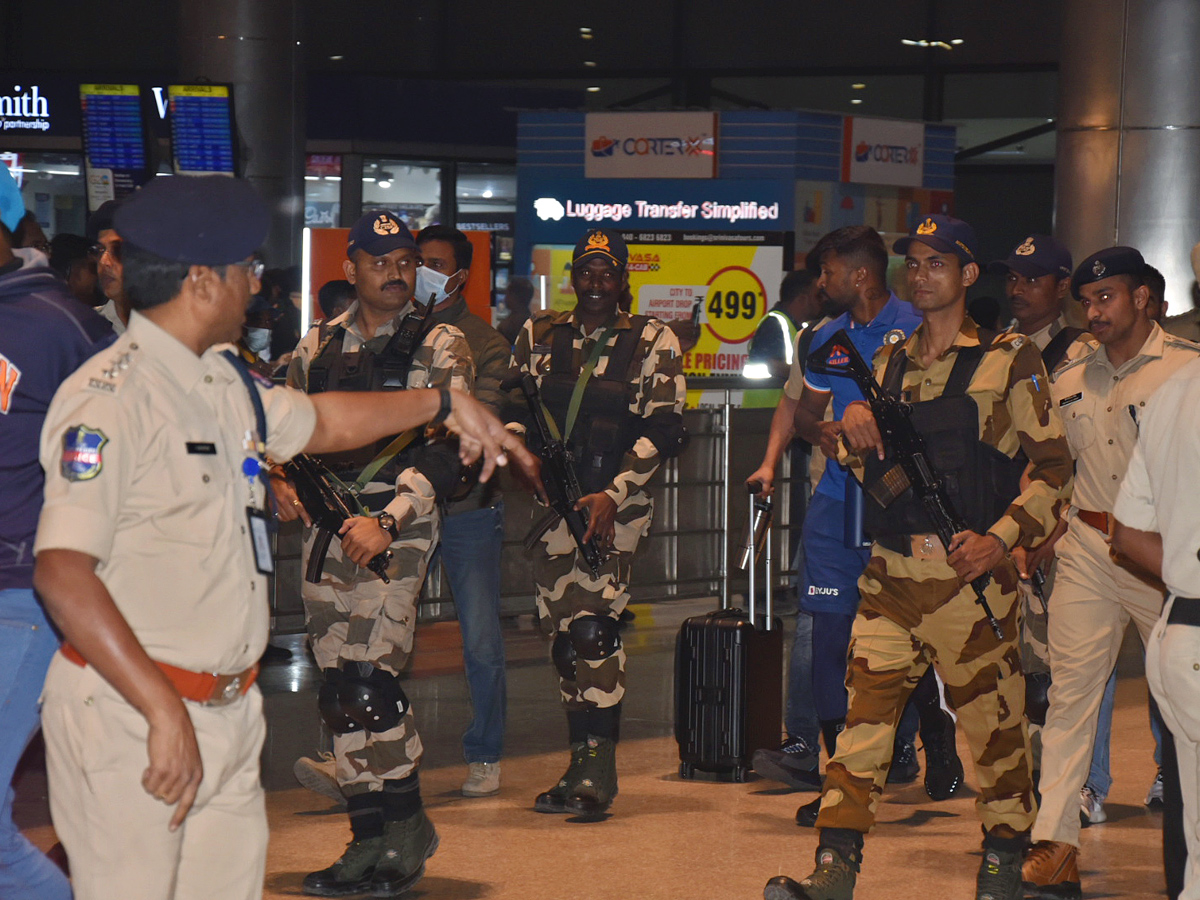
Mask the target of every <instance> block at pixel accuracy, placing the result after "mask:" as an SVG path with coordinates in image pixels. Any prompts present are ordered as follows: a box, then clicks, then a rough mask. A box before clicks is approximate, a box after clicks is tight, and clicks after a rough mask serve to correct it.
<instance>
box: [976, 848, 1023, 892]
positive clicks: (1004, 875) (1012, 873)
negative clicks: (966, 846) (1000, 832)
mask: <svg viewBox="0 0 1200 900" xmlns="http://www.w3.org/2000/svg"><path fill="white" fill-rule="evenodd" d="M1028 843H1029V841H1028V838H1027V837H1026V836H1025V835H1018V836H1017V837H1010V838H1002V837H998V836H996V835H994V834H991V833H988V834H985V835H984V836H983V860H982V861H981V862H980V863H979V874H978V875H977V876H976V878H975V900H1021V898H1022V897H1023V896H1024V891H1023V889H1022V886H1021V859H1022V857H1023V856H1024V854H1025V847H1026V846H1027V845H1028Z"/></svg>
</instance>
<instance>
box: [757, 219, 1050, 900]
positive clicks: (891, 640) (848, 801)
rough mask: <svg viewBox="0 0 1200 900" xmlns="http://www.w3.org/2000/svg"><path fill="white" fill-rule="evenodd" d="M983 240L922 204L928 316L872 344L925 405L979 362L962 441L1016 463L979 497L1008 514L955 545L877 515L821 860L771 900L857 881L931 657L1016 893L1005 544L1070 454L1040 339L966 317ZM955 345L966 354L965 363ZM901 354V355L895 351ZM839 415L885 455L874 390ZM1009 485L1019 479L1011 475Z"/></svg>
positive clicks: (832, 767) (885, 368)
mask: <svg viewBox="0 0 1200 900" xmlns="http://www.w3.org/2000/svg"><path fill="white" fill-rule="evenodd" d="M974 248H975V236H974V231H973V230H972V229H971V227H970V226H969V225H967V224H966V223H965V222H961V221H959V220H957V219H952V218H949V217H946V216H932V217H929V218H927V219H926V220H925V221H924V222H922V223H921V224H920V225H919V226H918V227H917V229H916V230H915V233H914V234H912V235H910V236H909V237H908V238H902V239H901V240H900V241H897V242H896V245H895V248H894V249H895V250H896V252H898V253H905V264H906V266H907V274H908V284H909V288H910V290H911V293H912V302H913V306H914V307H916V309H917V310H918V311H920V312H921V313H922V314H923V316H924V321H923V322H922V324H921V326H920V327H919V328H918V329H917V331H916V332H915V333H914V334H913V335H912V336H911V337H910V338H909V339H908V340H907V341H905V342H903V343H899V344H896V345H894V346H892V347H885V348H883V349H882V350H881V351H880V353H879V354H877V356H876V372H877V377H880V380H881V383H883V384H885V385H887V384H888V383H889V380H890V378H891V377H894V376H896V375H899V378H898V381H899V389H900V391H901V393H902V395H903V396H904V397H905V398H906V399H908V400H909V401H911V402H912V403H913V404H914V407H916V408H919V407H920V405H921V404H922V403H923V402H925V401H931V400H935V399H937V398H944V397H951V396H953V393H952V392H951V391H949V390H948V389H947V386H948V382H950V381H951V380H952V375H954V376H955V380H957V379H958V378H965V377H966V376H967V375H968V374H969V381H967V382H966V383H965V385H964V388H965V390H964V392H963V393H962V394H960V395H959V396H965V397H966V398H969V399H970V400H971V401H973V409H974V410H975V412H972V413H970V420H969V421H966V422H965V427H966V428H967V429H969V431H970V432H971V433H972V434H974V435H975V440H973V441H972V440H970V439H967V440H964V441H963V442H962V446H961V447H960V448H959V452H958V454H957V455H958V456H961V457H971V456H972V455H974V454H979V456H978V457H977V458H983V459H989V458H991V459H994V458H996V455H995V454H994V451H999V453H1000V454H1003V456H1004V457H1005V458H1006V459H1007V468H1004V467H1003V466H1002V465H1001V464H1000V463H998V462H997V463H995V465H996V466H997V469H996V470H993V471H998V472H1000V473H1002V474H1003V475H1004V478H1003V479H1002V478H1000V477H997V478H996V480H995V482H994V483H995V484H996V486H997V487H996V489H994V490H993V491H991V493H994V494H995V495H996V496H995V497H994V498H988V502H987V504H986V505H983V504H980V508H981V509H982V510H983V511H984V513H988V512H989V511H990V510H995V509H1000V510H1003V513H1002V515H1000V516H999V518H997V519H993V518H992V515H990V514H987V515H986V520H987V521H991V522H992V524H990V525H984V526H982V527H980V526H976V529H975V530H966V531H962V532H960V533H959V534H957V535H955V536H954V539H953V541H952V542H951V546H950V552H949V554H947V552H946V550H945V549H943V547H942V545H941V543H940V541H939V540H938V538H937V536H936V535H935V534H929V533H917V534H907V535H903V536H899V535H894V536H889V537H887V538H886V539H882V542H881V539H880V538H879V537H878V535H879V534H881V533H882V528H880V527H874V526H873V527H872V531H873V533H875V534H876V535H877V538H876V543H875V544H874V545H873V546H872V548H871V561H870V563H869V564H868V566H867V569H866V571H865V572H864V573H863V576H862V578H861V579H860V580H859V590H860V593H861V595H862V599H861V602H860V605H859V609H858V614H857V616H856V618H855V622H854V627H853V632H852V638H851V644H850V657H849V663H848V670H847V674H846V684H847V688H848V690H849V694H850V700H849V712H848V714H847V718H846V730H845V731H844V732H843V734H842V736H841V737H840V738H839V741H838V749H837V753H836V755H835V756H834V758H833V760H832V761H831V762H830V763H829V765H828V767H827V769H826V774H825V785H824V789H823V791H822V802H821V811H820V814H819V816H818V819H817V828H818V829H819V833H820V840H819V844H818V848H817V868H816V871H814V872H813V873H812V875H810V876H809V877H808V878H805V879H804V880H803V881H801V882H795V881H793V880H792V879H790V878H787V877H785V876H780V877H777V878H774V879H772V880H771V881H770V882H768V884H767V887H766V889H765V891H764V894H763V895H764V898H765V900H848V898H850V897H852V896H853V893H854V883H855V880H856V877H857V873H858V870H859V866H860V863H861V859H862V846H863V837H864V835H865V834H866V832H868V831H869V830H870V829H871V828H872V826H873V825H874V822H875V809H876V805H877V804H878V801H879V797H880V794H881V793H882V789H883V783H884V779H885V777H886V774H887V768H888V763H889V756H890V754H891V749H892V742H893V735H894V733H895V728H896V722H897V720H898V719H899V716H900V712H901V710H902V709H903V706H904V701H905V699H906V698H907V696H908V694H909V693H910V692H911V691H912V688H913V685H914V684H915V682H916V677H915V676H916V675H919V673H920V672H921V671H923V669H924V667H925V666H926V665H927V664H929V663H932V664H933V665H935V666H936V667H937V668H938V671H939V672H940V673H941V676H942V679H943V680H944V682H945V684H946V693H947V697H948V699H949V702H950V704H951V705H952V706H953V707H954V708H955V710H956V711H957V713H958V720H959V722H960V724H961V725H962V727H963V730H964V731H965V732H966V735H967V739H968V742H969V743H970V746H971V752H972V756H973V759H974V762H975V772H976V776H977V778H978V781H979V788H980V798H979V801H978V804H977V806H978V809H979V812H980V815H981V817H982V819H983V824H984V830H985V836H984V858H983V863H982V865H981V867H980V871H979V877H978V881H977V893H976V896H977V898H978V900H985V898H987V900H1017V898H1020V896H1021V869H1020V867H1021V851H1022V849H1023V847H1024V845H1025V843H1026V841H1027V836H1028V833H1029V829H1030V827H1031V826H1032V824H1033V819H1034V798H1033V784H1032V780H1031V775H1030V769H1029V761H1028V756H1029V741H1028V736H1027V734H1026V729H1025V722H1024V718H1023V715H1022V713H1023V707H1024V690H1025V685H1024V679H1023V677H1022V675H1021V668H1020V656H1019V652H1018V649H1017V635H1018V628H1019V612H1018V604H1017V602H1016V587H1017V574H1016V570H1015V568H1014V566H1013V564H1012V562H1011V561H1010V560H1009V559H1008V558H1007V555H1008V551H1009V549H1010V548H1012V547H1017V546H1029V545H1030V544H1032V543H1037V542H1039V541H1040V540H1042V539H1043V538H1044V536H1045V535H1046V534H1048V533H1049V532H1050V531H1051V529H1053V527H1054V524H1055V521H1056V519H1057V516H1058V514H1059V510H1060V508H1061V506H1062V504H1063V502H1064V501H1065V500H1066V499H1067V497H1068V494H1069V488H1070V484H1071V457H1070V451H1069V450H1068V448H1067V444H1066V440H1065V438H1064V436H1063V428H1062V423H1061V421H1060V419H1059V418H1058V416H1057V414H1056V413H1055V412H1054V409H1053V406H1052V404H1051V402H1050V390H1049V383H1048V378H1047V377H1046V370H1045V367H1044V366H1043V365H1042V360H1041V357H1040V355H1039V354H1038V350H1037V347H1036V346H1035V345H1034V344H1032V343H1031V342H1029V341H1028V340H1026V339H1025V338H1024V337H1023V336H1020V335H1001V336H994V335H992V334H990V333H984V332H981V331H980V330H979V329H977V328H976V326H975V324H974V322H972V321H971V320H970V319H968V318H967V317H966V289H967V287H969V286H970V285H971V284H972V283H973V282H974V281H975V280H976V278H978V276H979V267H978V264H977V263H976V262H975V261H974ZM960 357H961V358H963V359H965V360H968V361H970V362H969V363H968V365H967V366H965V367H964V369H963V370H960V371H959V372H956V369H958V368H959V366H958V365H957V363H958V361H959V359H960ZM893 360H895V367H892V366H890V365H889V364H891V363H892V361H893ZM960 408H961V407H960ZM968 408H971V407H968ZM976 413H977V420H976ZM843 424H844V432H843V442H844V444H845V445H848V447H849V451H853V453H854V455H855V456H856V457H857V458H858V459H863V458H865V457H864V456H863V454H868V453H869V454H878V457H879V459H880V460H883V458H884V447H883V442H882V439H881V438H880V435H879V430H878V427H877V426H876V424H875V420H874V416H873V415H872V413H871V409H870V406H869V405H867V404H866V403H863V402H858V403H853V404H851V405H850V406H849V407H848V408H847V410H846V414H845V416H844V418H843ZM926 439H927V440H929V438H928V437H927V438H926ZM931 446H932V445H931ZM849 451H847V452H846V453H845V458H846V460H847V461H848V462H850V461H852V460H851V453H850V452H849ZM1022 451H1023V452H1024V454H1025V456H1026V457H1027V458H1028V463H1029V465H1028V480H1027V482H1026V487H1025V488H1024V490H1020V491H1019V492H1018V488H1017V481H1018V479H1019V477H1020V473H1021V470H1022V469H1023V468H1024V463H1023V461H1022V460H1021V459H1020V457H1019V456H1018V454H1019V453H1020V452H1022ZM1014 458H1015V459H1014ZM933 462H934V464H935V465H938V462H937V460H936V459H934V460H933ZM941 468H942V469H943V471H941V472H940V473H939V474H942V475H943V476H946V475H952V474H953V473H952V472H951V471H950V470H949V467H948V466H946V465H944V464H943V465H942V466H941ZM1001 485H1007V486H1008V490H1000V489H999V488H1000V486H1001ZM873 486H874V482H872V481H871V480H870V479H868V484H867V489H868V495H869V496H868V500H867V503H868V524H870V523H871V516H872V512H871V509H870V505H871V504H875V505H876V507H878V504H877V503H875V500H874V499H872V497H871V496H870V489H871V488H872V487H873ZM1005 494H1006V495H1007V496H1004V495H1005ZM908 497H909V495H908V493H907V492H906V493H905V494H901V496H900V497H899V498H897V500H896V501H895V502H894V503H893V504H892V506H896V505H897V504H900V505H905V504H907V502H908V500H907V498H908ZM1007 500H1011V502H1008V503H1005V501H1007ZM993 501H999V502H993ZM892 506H890V507H889V508H888V509H880V510H879V516H882V517H883V518H882V519H881V518H876V520H875V521H876V522H877V523H885V522H886V519H887V517H888V516H892V515H893V512H892ZM963 507H964V508H963V509H961V510H959V512H960V514H961V515H962V516H963V517H964V518H965V519H966V520H967V521H968V522H970V521H972V520H975V521H980V520H981V519H983V518H984V516H983V514H982V513H979V512H978V511H977V512H975V513H974V514H973V513H972V512H971V511H969V510H968V508H967V504H966V503H963ZM910 508H911V506H910ZM918 508H919V504H918ZM927 530H930V529H927ZM985 572H991V574H992V578H993V581H992V583H991V584H990V585H989V587H988V589H987V591H986V597H987V600H988V603H989V604H990V606H991V609H992V610H993V612H994V613H995V615H996V617H997V618H998V619H999V621H1000V625H1001V627H1002V629H1003V634H1004V637H1003V639H997V638H996V636H995V634H993V632H992V630H991V628H990V627H989V625H988V622H987V620H986V617H985V616H984V614H983V611H982V609H981V607H980V606H979V605H978V604H977V603H976V600H975V594H974V591H973V590H972V588H971V586H970V584H969V582H970V581H971V580H972V579H974V578H977V577H978V576H980V575H982V574H984V573H985Z"/></svg>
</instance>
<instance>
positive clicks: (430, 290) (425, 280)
mask: <svg viewBox="0 0 1200 900" xmlns="http://www.w3.org/2000/svg"><path fill="white" fill-rule="evenodd" d="M461 271H462V269H459V270H458V272H455V273H454V274H453V275H443V274H442V273H441V272H435V271H434V270H433V269H431V268H429V266H418V267H417V287H416V290H415V291H414V293H413V299H414V300H416V301H417V302H418V303H420V304H421V305H422V306H424V305H425V304H426V303H428V302H429V296H430V295H431V294H432V295H433V304H434V306H437V304H439V303H442V302H444V301H445V300H447V299H448V298H449V297H450V295H451V294H453V293H454V292H455V291H457V290H458V289H459V287H461V279H459V278H456V277H455V276H457V275H458V273H459V272H461ZM452 278H453V279H454V281H455V284H454V286H453V287H452V288H450V289H447V287H446V285H447V283H448V282H449V281H450V280H451V279H452Z"/></svg>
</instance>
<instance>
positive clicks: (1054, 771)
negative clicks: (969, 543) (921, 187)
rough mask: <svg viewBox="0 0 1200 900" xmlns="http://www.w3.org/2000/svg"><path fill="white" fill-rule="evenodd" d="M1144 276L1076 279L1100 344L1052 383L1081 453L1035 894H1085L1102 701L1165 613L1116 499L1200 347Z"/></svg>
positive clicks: (1099, 269) (1034, 860) (1111, 255)
mask: <svg viewBox="0 0 1200 900" xmlns="http://www.w3.org/2000/svg"><path fill="white" fill-rule="evenodd" d="M1144 268H1145V261H1144V260H1143V259H1142V255H1141V253H1139V252H1138V251H1137V250H1135V249H1133V248H1132V247H1110V248H1108V249H1106V250H1101V251H1099V252H1098V253H1094V254H1092V255H1091V256H1089V257H1088V258H1087V259H1085V260H1084V261H1083V262H1082V263H1080V265H1079V268H1077V269H1076V270H1075V274H1074V276H1073V277H1072V279H1071V288H1072V291H1073V292H1074V294H1075V296H1076V297H1077V298H1078V299H1079V301H1080V303H1081V304H1082V306H1083V309H1084V312H1085V313H1086V315H1087V321H1088V330H1089V331H1090V332H1091V333H1092V334H1093V335H1094V336H1095V338H1096V340H1097V341H1099V344H1100V346H1099V347H1098V348H1097V349H1096V350H1095V351H1093V352H1092V353H1090V354H1089V355H1087V356H1086V357H1084V358H1082V359H1079V360H1076V361H1075V362H1073V363H1071V364H1070V365H1068V366H1066V367H1064V368H1063V369H1062V370H1061V371H1060V372H1059V374H1058V378H1057V380H1056V381H1055V382H1054V386H1053V392H1054V401H1055V406H1056V407H1057V409H1058V411H1059V412H1060V413H1061V414H1062V418H1063V421H1064V423H1065V425H1066V429H1067V439H1068V440H1069V442H1070V444H1071V453H1072V454H1073V455H1074V457H1075V495H1074V497H1073V498H1072V508H1071V510H1070V512H1069V513H1068V515H1067V522H1066V523H1065V526H1060V528H1059V530H1058V533H1057V534H1056V535H1055V536H1054V538H1052V540H1056V539H1057V538H1058V536H1059V535H1061V536H1062V537H1061V540H1057V543H1056V544H1055V547H1054V549H1055V553H1056V554H1057V557H1058V571H1057V576H1056V583H1055V586H1054V600H1053V609H1052V611H1051V615H1050V618H1049V627H1048V630H1047V640H1048V645H1049V649H1050V673H1051V678H1052V685H1051V688H1050V707H1049V710H1048V711H1047V713H1046V724H1045V726H1044V728H1043V729H1042V770H1041V772H1042V774H1041V783H1040V785H1039V787H1040V789H1041V796H1042V802H1041V809H1040V811H1039V812H1038V818H1037V824H1036V825H1035V826H1034V829H1033V839H1034V841H1035V842H1036V843H1035V845H1034V846H1033V848H1032V849H1031V850H1030V853H1029V857H1028V859H1027V860H1026V862H1025V866H1024V874H1023V877H1024V880H1025V882H1026V890H1027V891H1028V892H1030V893H1031V894H1032V895H1033V896H1039V897H1040V896H1054V897H1061V896H1078V895H1079V890H1080V885H1079V869H1078V854H1079V828H1080V821H1079V791H1080V789H1081V788H1082V787H1083V785H1084V781H1085V779H1086V777H1087V773H1088V764H1089V761H1090V759H1091V754H1092V746H1093V742H1094V741H1095V735H1096V716H1097V712H1098V710H1099V706H1100V700H1101V695H1102V694H1103V691H1104V685H1105V682H1106V681H1107V680H1108V677H1109V674H1110V673H1111V672H1112V670H1113V666H1114V665H1116V661H1117V653H1118V652H1119V650H1120V647H1121V639H1122V637H1123V636H1124V633H1125V626H1126V625H1128V623H1129V621H1130V619H1132V620H1133V622H1134V624H1135V625H1136V626H1137V629H1138V632H1139V634H1140V635H1141V637H1142V642H1143V643H1147V642H1148V640H1149V637H1150V631H1151V629H1152V628H1153V627H1154V623H1155V622H1156V621H1157V620H1158V617H1159V613H1160V612H1161V610H1162V585H1161V584H1160V583H1159V582H1157V581H1155V580H1153V579H1149V578H1147V577H1146V576H1145V575H1144V573H1141V572H1139V571H1138V570H1136V568H1131V567H1129V566H1127V565H1125V564H1123V563H1121V562H1119V561H1116V560H1114V559H1113V558H1112V555H1111V553H1110V548H1109V535H1110V534H1111V531H1112V510H1113V503H1114V502H1115V501H1116V498H1117V490H1118V489H1119V487H1120V484H1121V478H1122V477H1123V476H1124V474H1125V469H1126V466H1127V465H1128V462H1129V456H1130V453H1132V451H1133V446H1134V442H1135V441H1136V440H1137V435H1138V426H1139V424H1140V422H1141V417H1142V415H1143V413H1144V411H1145V407H1146V401H1147V400H1149V399H1150V396H1151V395H1152V394H1153V393H1154V391H1155V390H1157V389H1158V387H1159V385H1161V384H1162V383H1163V382H1164V381H1166V380H1167V378H1169V377H1170V376H1171V374H1172V373H1174V372H1175V371H1177V370H1178V369H1179V368H1180V367H1181V366H1183V365H1185V364H1187V363H1188V362H1190V361H1191V360H1193V359H1195V358H1196V356H1197V354H1200V346H1198V345H1196V344H1193V343H1191V342H1189V341H1185V340H1183V339H1181V338H1175V337H1171V336H1169V335H1167V334H1166V333H1165V332H1164V331H1163V330H1162V329H1161V328H1160V327H1159V326H1158V324H1157V323H1155V322H1153V321H1151V320H1150V318H1149V317H1148V315H1147V312H1146V307H1147V303H1148V301H1149V292H1148V290H1147V289H1146V286H1145V284H1144V283H1143V277H1142V276H1143V269H1144ZM1064 531H1065V534H1064V533H1063V532H1064Z"/></svg>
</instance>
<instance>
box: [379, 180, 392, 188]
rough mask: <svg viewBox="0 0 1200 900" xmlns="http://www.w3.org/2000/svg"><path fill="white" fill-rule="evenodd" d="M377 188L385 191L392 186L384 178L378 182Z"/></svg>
mask: <svg viewBox="0 0 1200 900" xmlns="http://www.w3.org/2000/svg"><path fill="white" fill-rule="evenodd" d="M379 186H380V187H381V188H383V189H384V190H385V191H386V190H387V189H388V188H390V187H391V186H392V183H391V182H390V181H388V180H387V179H386V178H384V179H382V180H381V181H380V182H379Z"/></svg>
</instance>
